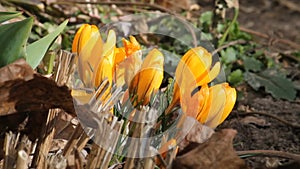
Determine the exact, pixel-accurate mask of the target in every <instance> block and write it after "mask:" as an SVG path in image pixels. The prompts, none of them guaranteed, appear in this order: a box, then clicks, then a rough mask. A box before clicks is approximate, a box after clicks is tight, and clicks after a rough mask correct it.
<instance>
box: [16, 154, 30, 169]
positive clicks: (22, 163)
mask: <svg viewBox="0 0 300 169" xmlns="http://www.w3.org/2000/svg"><path fill="white" fill-rule="evenodd" d="M27 163H28V154H27V153H26V152H25V151H24V150H20V151H19V152H18V158H17V165H16V169H26V168H28V166H27Z"/></svg>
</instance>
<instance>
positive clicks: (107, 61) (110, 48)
mask: <svg viewBox="0 0 300 169" xmlns="http://www.w3.org/2000/svg"><path fill="white" fill-rule="evenodd" d="M115 44H116V33H115V32H114V31H113V30H110V31H109V32H108V36H107V41H106V43H105V44H104V45H103V53H102V57H99V59H100V61H98V65H97V67H96V68H95V70H94V74H93V84H94V86H95V87H98V86H99V85H100V84H101V82H102V81H103V80H104V79H105V78H108V81H109V83H110V86H111V85H112V80H113V68H114V65H115Z"/></svg>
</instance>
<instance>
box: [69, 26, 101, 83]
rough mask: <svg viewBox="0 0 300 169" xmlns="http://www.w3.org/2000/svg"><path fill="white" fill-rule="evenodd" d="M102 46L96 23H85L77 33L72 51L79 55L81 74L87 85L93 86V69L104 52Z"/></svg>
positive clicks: (79, 70)
mask: <svg viewBox="0 0 300 169" xmlns="http://www.w3.org/2000/svg"><path fill="white" fill-rule="evenodd" d="M102 46H103V42H102V39H101V36H100V33H99V30H98V28H97V26H96V25H89V24H83V25H82V26H81V27H80V28H79V30H78V31H77V32H76V34H75V37H74V40H73V44H72V52H73V53H76V54H77V55H78V72H79V76H80V78H81V80H82V82H83V83H84V84H85V85H86V86H87V87H92V75H93V70H94V68H95V67H96V64H97V63H98V60H99V58H100V55H101V53H102V49H103V48H102Z"/></svg>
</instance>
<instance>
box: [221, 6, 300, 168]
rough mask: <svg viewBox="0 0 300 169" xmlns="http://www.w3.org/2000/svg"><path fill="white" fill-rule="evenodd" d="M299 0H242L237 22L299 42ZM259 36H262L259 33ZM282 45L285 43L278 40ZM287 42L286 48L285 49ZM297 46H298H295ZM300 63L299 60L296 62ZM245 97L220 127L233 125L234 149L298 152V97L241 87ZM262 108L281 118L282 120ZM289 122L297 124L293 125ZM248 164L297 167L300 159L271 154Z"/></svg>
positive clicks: (299, 142)
mask: <svg viewBox="0 0 300 169" xmlns="http://www.w3.org/2000/svg"><path fill="white" fill-rule="evenodd" d="M299 19H300V1H298V0H257V1H251V0H241V1H240V15H239V19H238V20H239V23H240V25H241V26H242V27H245V28H248V29H250V30H253V31H257V32H261V33H263V34H266V35H268V36H270V37H272V38H283V39H288V40H290V41H293V42H295V43H298V44H299V43H300V34H299V30H300V22H299ZM258 39H262V38H261V37H258ZM281 45H283V46H284V45H285V44H281ZM288 48H289V47H288V46H287V47H286V48H285V49H288ZM298 50H299V49H298ZM298 64H299V63H298ZM244 88H245V89H244V92H245V93H244V94H245V96H246V97H244V98H243V99H242V100H240V101H239V102H238V104H237V105H236V108H235V110H234V111H233V112H232V114H231V115H230V117H229V118H228V119H227V120H226V121H225V122H224V124H223V125H222V126H221V128H234V129H236V130H237V131H238V135H237V137H236V138H235V142H234V143H235V148H236V149H237V150H279V151H284V152H290V153H295V154H300V128H299V125H300V124H299V122H300V99H299V92H298V98H297V99H296V101H293V102H289V101H285V100H276V99H273V98H272V97H271V96H269V95H265V94H261V93H260V92H256V91H253V90H252V89H250V88H249V87H244ZM245 112H262V113H263V114H270V115H273V116H276V117H277V118H280V119H283V120H285V121H287V122H288V123H284V122H281V121H279V120H278V119H275V118H276V117H275V118H274V117H269V116H266V115H258V114H247V115H244V114H243V113H245ZM291 124H297V126H293V125H291ZM247 163H248V165H249V167H250V168H282V169H284V168H285V169H288V168H289V169H293V168H295V169H296V168H300V162H299V161H298V163H297V162H292V161H289V160H286V159H280V158H274V157H273V158H271V157H255V158H254V157H251V158H247Z"/></svg>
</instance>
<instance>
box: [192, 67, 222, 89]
mask: <svg viewBox="0 0 300 169" xmlns="http://www.w3.org/2000/svg"><path fill="white" fill-rule="evenodd" d="M220 69H221V64H220V62H217V63H216V64H215V65H214V67H213V68H212V69H211V70H210V71H205V72H203V74H202V75H201V76H199V77H197V79H196V81H197V85H198V86H201V85H202V84H207V83H209V82H211V81H212V80H214V79H215V78H216V77H217V76H218V75H219V73H220Z"/></svg>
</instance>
